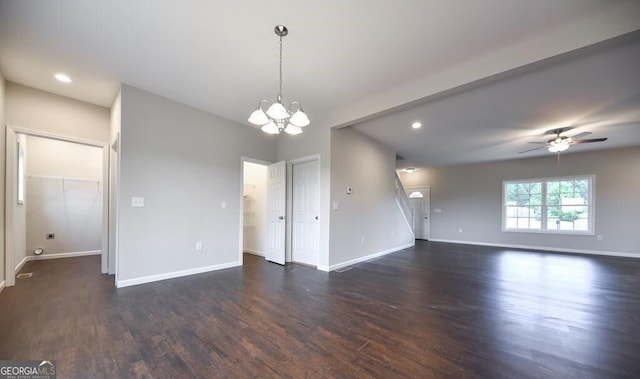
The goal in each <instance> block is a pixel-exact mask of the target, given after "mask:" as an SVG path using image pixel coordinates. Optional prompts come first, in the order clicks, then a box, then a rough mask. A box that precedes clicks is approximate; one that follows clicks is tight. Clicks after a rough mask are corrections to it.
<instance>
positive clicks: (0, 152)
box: [0, 72, 6, 288]
mask: <svg viewBox="0 0 640 379" xmlns="http://www.w3.org/2000/svg"><path fill="white" fill-rule="evenodd" d="M5 99H6V95H5V81H4V77H3V76H2V73H1V72H0V125H1V126H2V130H0V199H4V179H5V178H4V177H5V171H4V169H5V167H4V166H5V165H4V163H5V162H4V161H5V155H4V145H5V138H6V132H5V105H4V104H5ZM0 215H4V201H0ZM5 259H6V258H5V246H4V217H0V288H2V286H3V285H4V284H3V283H4V276H5V275H4V274H5V268H4V264H5Z"/></svg>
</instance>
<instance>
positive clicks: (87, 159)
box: [23, 136, 104, 255]
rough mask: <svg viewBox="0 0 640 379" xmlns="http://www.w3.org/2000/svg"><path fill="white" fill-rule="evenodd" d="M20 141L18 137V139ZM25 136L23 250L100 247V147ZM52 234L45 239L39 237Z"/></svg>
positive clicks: (71, 249)
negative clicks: (48, 238)
mask: <svg viewBox="0 0 640 379" xmlns="http://www.w3.org/2000/svg"><path fill="white" fill-rule="evenodd" d="M23 137H24V136H23ZM26 138H27V147H28V153H27V177H28V179H27V182H26V183H27V201H26V203H25V208H26V211H27V213H26V251H27V255H33V250H35V249H36V248H43V249H44V254H53V253H71V252H86V251H96V250H101V249H102V196H103V192H104V188H103V183H102V177H103V176H102V149H100V148H97V147H92V146H86V145H80V144H76V143H70V142H64V141H58V140H52V139H47V138H40V137H32V136H28V137H26ZM47 233H54V234H55V239H52V240H47V239H46V238H45V234H47Z"/></svg>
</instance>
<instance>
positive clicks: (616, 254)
mask: <svg viewBox="0 0 640 379" xmlns="http://www.w3.org/2000/svg"><path fill="white" fill-rule="evenodd" d="M429 241H431V242H445V243H458V244H462V245H478V246H496V247H509V248H512V249H527V250H541V251H551V252H559V253H570V254H589V255H604V256H608V257H624V258H640V253H623V252H618V251H601V250H582V249H567V248H563V247H548V246H531V245H513V244H508V243H494V242H478V241H457V240H447V239H436V238H430V239H429Z"/></svg>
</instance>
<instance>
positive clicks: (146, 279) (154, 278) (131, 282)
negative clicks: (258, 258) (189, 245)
mask: <svg viewBox="0 0 640 379" xmlns="http://www.w3.org/2000/svg"><path fill="white" fill-rule="evenodd" d="M237 266H242V262H229V263H222V264H219V265H213V266H205V267H198V268H192V269H188V270H181V271H174V272H167V273H164V274H157V275H149V276H143V277H140V278H133V279H125V280H116V287H117V288H122V287H129V286H135V285H138V284H144V283H151V282H159V281H161V280H166V279H173V278H179V277H182V276H189V275H195V274H202V273H205V272H209V271H217V270H223V269H225V268H231V267H237Z"/></svg>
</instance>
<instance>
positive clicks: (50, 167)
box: [27, 136, 102, 182]
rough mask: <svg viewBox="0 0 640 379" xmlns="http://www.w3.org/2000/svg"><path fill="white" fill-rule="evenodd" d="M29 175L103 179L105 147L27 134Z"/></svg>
mask: <svg viewBox="0 0 640 379" xmlns="http://www.w3.org/2000/svg"><path fill="white" fill-rule="evenodd" d="M27 146H28V147H29V154H28V155H27V174H28V175H37V176H59V177H65V178H76V179H85V180H95V181H99V182H102V149H100V148H98V147H94V146H87V145H81V144H78V143H71V142H65V141H58V140H53V139H48V138H42V137H33V136H27Z"/></svg>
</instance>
